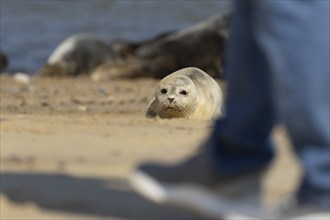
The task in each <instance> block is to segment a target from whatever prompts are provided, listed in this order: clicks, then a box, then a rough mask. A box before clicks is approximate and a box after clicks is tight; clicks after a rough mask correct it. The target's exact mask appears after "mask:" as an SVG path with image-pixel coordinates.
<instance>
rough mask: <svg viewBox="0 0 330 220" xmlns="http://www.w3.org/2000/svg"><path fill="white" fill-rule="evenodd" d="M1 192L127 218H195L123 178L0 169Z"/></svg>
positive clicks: (54, 207) (71, 209) (65, 208)
mask: <svg viewBox="0 0 330 220" xmlns="http://www.w3.org/2000/svg"><path fill="white" fill-rule="evenodd" d="M1 194H3V195H5V196H6V197H7V198H8V199H9V200H11V201H12V202H16V203H23V202H33V203H35V204H37V205H38V206H40V207H41V208H45V209H51V210H56V211H67V212H71V213H76V214H85V215H93V216H95V215H96V216H100V217H101V216H103V217H110V216H112V217H119V218H128V219H132V218H134V219H198V217H196V216H193V215H192V214H190V213H187V212H184V211H181V210H176V209H174V208H171V207H163V206H158V205H156V204H153V203H151V202H149V201H148V200H146V199H144V198H142V197H141V196H139V195H138V194H136V193H135V192H133V191H132V190H131V189H130V187H129V185H128V184H127V181H125V180H123V179H96V178H80V177H74V176H69V175H64V174H45V173H14V172H3V173H1Z"/></svg>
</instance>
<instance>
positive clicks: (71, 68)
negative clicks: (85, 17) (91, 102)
mask: <svg viewBox="0 0 330 220" xmlns="http://www.w3.org/2000/svg"><path fill="white" fill-rule="evenodd" d="M114 57H115V55H114V52H113V50H112V49H111V47H110V45H108V44H107V43H106V42H105V41H103V40H102V39H100V38H98V37H97V36H94V35H92V34H76V35H73V36H71V37H69V38H67V39H66V40H64V41H63V42H62V43H61V44H60V45H59V46H58V47H57V48H56V49H55V50H54V52H53V53H52V54H51V55H50V57H49V58H48V61H47V64H46V65H44V66H43V67H42V68H41V69H40V70H39V75H41V76H76V75H81V74H89V73H91V72H92V71H94V69H95V68H96V67H97V66H99V65H100V64H102V63H105V62H107V61H109V60H113V59H114Z"/></svg>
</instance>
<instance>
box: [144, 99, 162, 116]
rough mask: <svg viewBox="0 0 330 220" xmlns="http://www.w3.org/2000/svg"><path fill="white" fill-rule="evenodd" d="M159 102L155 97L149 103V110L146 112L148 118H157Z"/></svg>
mask: <svg viewBox="0 0 330 220" xmlns="http://www.w3.org/2000/svg"><path fill="white" fill-rule="evenodd" d="M158 106H159V105H158V102H157V100H156V99H155V98H154V99H153V100H152V101H151V102H150V103H149V105H148V107H147V111H146V113H145V115H146V117H147V118H156V117H157V108H158Z"/></svg>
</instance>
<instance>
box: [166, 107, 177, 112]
mask: <svg viewBox="0 0 330 220" xmlns="http://www.w3.org/2000/svg"><path fill="white" fill-rule="evenodd" d="M165 111H175V112H180V111H181V110H180V109H177V108H173V107H166V108H165Z"/></svg>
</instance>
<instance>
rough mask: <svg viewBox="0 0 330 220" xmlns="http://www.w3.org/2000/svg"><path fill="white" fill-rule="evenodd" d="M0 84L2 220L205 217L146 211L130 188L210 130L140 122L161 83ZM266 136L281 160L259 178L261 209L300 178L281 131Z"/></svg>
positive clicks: (199, 124) (205, 125)
mask: <svg viewBox="0 0 330 220" xmlns="http://www.w3.org/2000/svg"><path fill="white" fill-rule="evenodd" d="M0 80H1V94H0V98H1V105H0V111H1V116H0V125H1V197H0V198H1V200H0V201H1V211H0V213H1V216H0V217H1V219H98V218H107V219H200V218H202V217H200V216H197V215H194V214H193V213H190V212H188V211H184V210H179V209H175V208H173V207H165V206H159V205H156V204H153V203H151V202H149V201H147V200H146V199H144V198H142V197H141V196H139V195H138V194H136V193H135V192H134V191H132V189H131V187H130V185H129V182H128V177H129V174H130V173H131V172H132V170H133V169H134V167H135V166H136V165H137V164H139V163H141V162H143V161H149V160H152V161H161V162H164V163H172V162H175V161H178V160H180V159H182V158H185V157H187V156H189V155H190V154H193V153H194V152H195V150H196V148H197V147H198V145H199V144H200V143H202V142H203V140H204V139H205V138H206V137H207V136H208V134H209V131H210V130H211V129H212V124H213V123H212V122H209V121H189V120H183V119H173V120H160V119H146V118H145V117H144V111H145V108H146V106H147V105H148V102H149V101H150V100H151V99H152V97H153V91H154V88H155V86H156V85H157V83H158V81H159V80H154V79H134V80H128V79H127V80H124V79H122V80H114V81H104V82H93V81H92V80H90V79H89V78H87V77H81V78H75V79H73V78H66V79H51V78H39V77H32V78H31V79H30V81H29V82H28V83H23V82H18V81H16V80H15V79H14V77H12V76H8V75H1V77H0ZM220 85H221V86H222V87H223V89H225V87H224V84H223V82H220ZM273 139H274V141H275V142H276V143H277V145H278V148H277V152H278V153H277V154H278V157H277V159H276V160H275V161H274V163H273V164H272V167H271V169H270V171H269V172H268V173H267V175H266V176H265V178H264V182H263V187H264V191H265V196H264V200H265V203H266V204H270V203H272V202H274V201H276V200H277V199H278V198H280V197H281V196H282V195H285V194H287V193H288V192H291V191H292V190H293V189H294V187H295V186H296V184H297V180H298V177H299V166H298V165H297V161H296V159H295V158H294V157H293V156H292V153H291V150H290V142H289V140H288V139H287V137H286V133H285V131H284V129H283V128H282V127H277V128H276V129H274V132H273Z"/></svg>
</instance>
